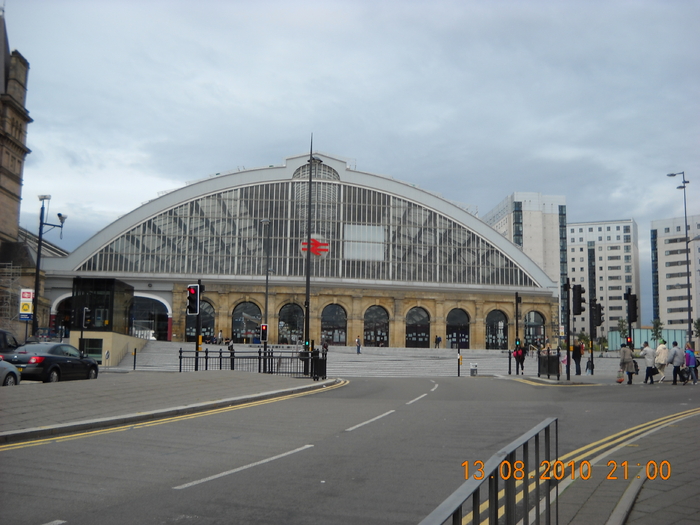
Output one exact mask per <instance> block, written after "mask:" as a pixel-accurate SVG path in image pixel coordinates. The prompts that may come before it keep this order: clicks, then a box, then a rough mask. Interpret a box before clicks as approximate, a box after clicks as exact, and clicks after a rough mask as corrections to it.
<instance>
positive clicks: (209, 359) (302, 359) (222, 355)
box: [179, 348, 328, 380]
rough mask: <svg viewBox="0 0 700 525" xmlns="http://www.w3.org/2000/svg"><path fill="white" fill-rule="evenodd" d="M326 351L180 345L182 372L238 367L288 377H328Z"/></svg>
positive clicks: (238, 368)
mask: <svg viewBox="0 0 700 525" xmlns="http://www.w3.org/2000/svg"><path fill="white" fill-rule="evenodd" d="M327 359H328V353H327V352H319V351H318V350H315V351H313V352H304V351H296V350H274V349H268V350H267V352H265V351H264V350H263V349H258V350H235V349H226V350H224V349H219V350H218V351H217V350H212V351H210V350H209V349H208V348H206V349H204V350H203V351H201V352H197V351H195V350H183V349H182V348H180V352H179V361H180V372H190V371H200V370H201V371H206V370H239V371H242V372H257V373H259V374H274V375H281V376H288V377H311V378H313V379H314V380H318V379H326V362H327Z"/></svg>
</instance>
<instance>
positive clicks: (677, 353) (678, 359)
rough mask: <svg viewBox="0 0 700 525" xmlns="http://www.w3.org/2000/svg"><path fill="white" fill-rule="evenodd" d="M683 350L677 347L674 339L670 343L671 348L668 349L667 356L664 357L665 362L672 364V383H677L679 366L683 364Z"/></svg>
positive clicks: (679, 371)
mask: <svg viewBox="0 0 700 525" xmlns="http://www.w3.org/2000/svg"><path fill="white" fill-rule="evenodd" d="M683 360H684V359H683V352H681V349H680V348H678V343H677V342H676V341H674V342H673V345H671V349H670V350H669V351H668V357H667V358H666V363H667V364H669V365H671V364H672V365H673V384H674V385H677V384H678V376H679V375H680V373H681V366H683Z"/></svg>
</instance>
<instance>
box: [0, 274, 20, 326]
mask: <svg viewBox="0 0 700 525" xmlns="http://www.w3.org/2000/svg"><path fill="white" fill-rule="evenodd" d="M21 277H22V267H21V266H15V265H13V264H12V263H0V328H2V329H4V330H12V328H13V327H14V326H15V325H16V323H17V322H18V321H19V298H20V293H21V281H20V279H21Z"/></svg>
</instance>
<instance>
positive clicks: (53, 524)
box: [44, 520, 68, 525]
mask: <svg viewBox="0 0 700 525" xmlns="http://www.w3.org/2000/svg"><path fill="white" fill-rule="evenodd" d="M62 523H68V522H67V521H63V520H53V521H49V522H48V523H44V525H61V524H62Z"/></svg>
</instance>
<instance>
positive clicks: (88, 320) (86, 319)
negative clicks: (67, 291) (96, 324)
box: [83, 306, 92, 328]
mask: <svg viewBox="0 0 700 525" xmlns="http://www.w3.org/2000/svg"><path fill="white" fill-rule="evenodd" d="M90 326H92V311H91V310H90V309H89V308H88V307H87V306H86V307H84V308H83V328H88V327H90Z"/></svg>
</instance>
